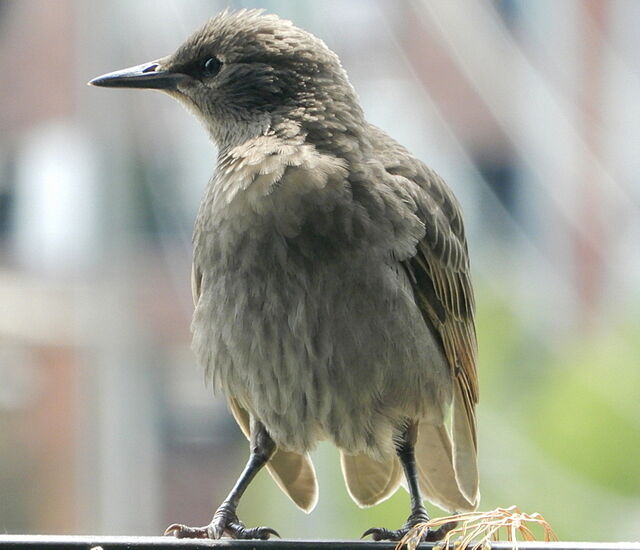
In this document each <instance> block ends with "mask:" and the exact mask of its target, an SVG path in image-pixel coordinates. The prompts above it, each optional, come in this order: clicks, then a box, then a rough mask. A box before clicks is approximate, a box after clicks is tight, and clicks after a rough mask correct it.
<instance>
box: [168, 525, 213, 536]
mask: <svg viewBox="0 0 640 550" xmlns="http://www.w3.org/2000/svg"><path fill="white" fill-rule="evenodd" d="M164 536H165V537H175V538H177V539H206V538H209V536H208V533H207V528H206V527H189V526H187V525H182V524H181V523H173V524H172V525H169V527H167V528H166V529H165V530H164Z"/></svg>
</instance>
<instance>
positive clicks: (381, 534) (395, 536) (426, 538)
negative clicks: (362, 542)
mask: <svg viewBox="0 0 640 550" xmlns="http://www.w3.org/2000/svg"><path fill="white" fill-rule="evenodd" d="M456 525H457V523H455V522H452V523H446V524H445V525H442V526H440V527H438V528H437V529H425V532H424V534H423V535H422V539H421V540H422V542H436V541H438V540H441V539H442V538H444V536H445V535H446V534H447V533H448V532H449V531H451V530H452V529H454V528H455V527H456ZM414 526H415V525H405V526H404V527H402V528H401V529H394V530H392V529H385V528H384V527H372V528H371V529H367V530H366V531H365V532H364V533H362V537H360V538H364V537H368V536H369V535H371V538H372V539H373V540H375V541H379V540H391V541H400V540H402V539H403V538H404V537H405V536H406V535H407V534H408V533H409V531H411V529H413V527H414Z"/></svg>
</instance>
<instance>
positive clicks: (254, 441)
mask: <svg viewBox="0 0 640 550" xmlns="http://www.w3.org/2000/svg"><path fill="white" fill-rule="evenodd" d="M275 451H276V444H275V443H274V442H273V439H271V436H270V435H269V434H268V433H267V430H266V429H265V427H264V426H263V425H262V424H261V423H260V422H257V421H256V422H253V423H252V427H251V456H250V457H249V461H248V462H247V465H246V466H245V467H244V470H243V471H242V473H241V474H240V477H239V478H238V481H236V484H235V485H234V486H233V489H231V492H230V493H229V495H228V496H227V498H225V499H224V501H223V502H222V504H221V505H220V507H219V508H218V509H217V510H216V513H215V514H214V515H213V518H212V519H211V522H210V523H209V525H206V526H204V527H188V526H186V525H181V524H178V523H174V524H173V525H170V526H169V527H167V529H166V531H165V532H164V534H165V535H173V536H175V537H177V538H203V539H219V538H222V536H223V535H225V534H227V535H229V536H230V537H232V538H235V539H268V538H269V537H270V536H271V535H276V536H280V535H278V533H277V532H276V531H274V530H273V529H271V528H269V527H254V528H251V529H249V528H247V527H245V526H244V524H243V523H242V522H241V521H240V520H239V519H238V515H237V513H236V508H237V507H238V502H240V498H241V497H242V495H243V494H244V492H245V490H246V489H247V487H248V486H249V484H250V483H251V481H252V480H253V478H254V477H255V476H256V474H257V473H258V472H259V471H260V470H261V469H262V467H263V466H264V465H265V464H266V463H267V462H268V461H269V459H270V458H271V457H272V456H273V454H274V453H275Z"/></svg>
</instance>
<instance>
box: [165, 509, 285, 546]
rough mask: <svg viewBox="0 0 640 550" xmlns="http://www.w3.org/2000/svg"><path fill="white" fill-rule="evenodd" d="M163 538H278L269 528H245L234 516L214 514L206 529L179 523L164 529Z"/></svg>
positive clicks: (274, 531) (273, 530)
mask: <svg viewBox="0 0 640 550" xmlns="http://www.w3.org/2000/svg"><path fill="white" fill-rule="evenodd" d="M164 534H165V536H173V537H176V538H178V539H185V538H190V539H213V540H217V539H221V538H222V537H223V535H228V536H230V537H231V538H234V539H260V540H267V539H268V538H269V537H271V536H275V537H280V535H279V534H278V532H277V531H276V530H275V529H271V528H270V527H253V528H247V527H245V525H244V524H243V523H242V522H241V521H240V520H238V518H237V517H236V516H235V515H234V516H230V517H227V516H221V515H218V514H216V516H215V517H214V519H213V521H212V522H211V523H210V524H209V525H207V526H206V527H189V526H187V525H182V524H180V523H174V524H173V525H170V526H169V527H167V528H166V529H165V532H164Z"/></svg>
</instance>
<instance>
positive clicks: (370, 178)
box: [92, 10, 479, 539]
mask: <svg viewBox="0 0 640 550" xmlns="http://www.w3.org/2000/svg"><path fill="white" fill-rule="evenodd" d="M92 83H93V84H96V85H100V86H119V87H145V88H156V89H161V90H163V91H165V92H167V93H169V94H171V95H172V96H173V97H175V98H176V99H178V100H179V101H180V102H182V103H183V104H185V105H186V106H187V107H188V108H189V109H190V110H191V111H193V112H194V113H195V114H196V115H197V116H198V117H199V118H200V119H201V120H202V122H203V124H204V125H205V127H206V128H207V130H208V131H209V133H210V134H211V137H212V139H213V140H214V142H215V143H216V145H217V147H218V151H219V156H218V166H217V169H216V172H215V174H214V176H213V178H212V179H211V181H210V183H209V186H208V187H207V190H206V192H205V195H204V198H203V201H202V204H201V207H200V211H199V214H198V217H197V220H196V226H195V231H194V260H193V279H192V283H193V295H194V301H195V313H194V317H193V323H192V330H193V348H194V351H195V353H196V355H197V358H198V360H199V362H200V364H201V365H202V366H203V368H204V369H205V371H206V374H207V378H208V379H209V380H211V381H212V383H213V384H214V386H215V387H216V388H218V389H220V390H222V391H223V392H224V394H225V395H226V397H227V399H228V402H229V406H230V408H231V412H232V413H233V415H234V417H235V419H236V420H237V422H238V424H239V425H240V427H241V429H242V431H243V432H244V433H245V435H246V436H247V437H248V438H249V439H250V440H251V456H250V460H249V462H248V464H247V467H246V468H245V470H244V472H243V473H242V475H241V476H240V479H239V480H238V483H237V484H236V486H235V487H234V489H233V490H232V491H231V493H230V494H229V497H228V498H227V499H226V500H225V501H224V503H223V504H222V506H221V507H220V508H219V509H218V511H217V512H216V514H215V515H214V518H213V519H212V522H211V524H209V525H208V526H206V527H203V528H190V527H186V526H183V525H174V526H172V527H170V528H169V531H170V532H172V533H174V534H176V535H178V536H206V537H211V538H219V537H220V536H222V535H223V534H225V533H226V534H229V535H231V536H235V537H240V538H250V537H259V538H266V537H268V536H269V535H270V534H272V533H273V530H271V529H268V528H255V529H248V528H246V527H244V525H243V524H242V523H241V522H240V521H239V520H238V517H237V514H236V506H237V504H238V501H239V499H240V497H241V495H242V493H243V492H244V490H245V488H246V486H247V485H248V484H249V482H250V481H251V479H252V478H253V476H254V475H255V474H256V472H257V471H258V470H259V469H260V468H261V467H262V466H266V468H267V469H268V470H269V471H270V473H271V475H272V476H273V478H274V479H275V481H276V483H277V484H278V485H279V487H280V488H281V489H282V490H283V491H284V492H285V493H286V494H287V495H288V496H289V497H291V499H292V500H293V501H294V502H295V503H296V504H297V505H298V506H299V507H300V508H302V509H303V510H305V511H307V512H308V511H310V510H311V509H312V508H313V507H314V505H315V503H316V501H317V496H318V487H317V482H316V477H315V473H314V469H313V465H312V463H311V459H310V458H309V454H308V453H309V451H310V450H312V449H313V447H314V445H315V444H316V442H317V441H318V440H320V439H323V438H329V439H330V440H332V441H333V442H334V443H335V444H336V445H337V447H338V448H339V449H340V451H341V463H342V471H343V473H344V478H345V481H346V484H347V487H348V490H349V493H350V494H351V496H352V497H353V499H354V500H355V501H356V502H357V503H358V504H360V505H362V506H370V505H373V504H376V503H378V502H380V501H382V500H384V499H386V498H388V497H389V496H390V495H391V494H393V493H394V492H395V491H396V489H397V488H398V486H399V485H400V483H401V481H402V479H403V472H404V478H405V480H406V482H407V485H408V488H409V490H410V493H411V497H412V500H411V502H412V505H411V510H412V511H411V515H410V516H409V519H408V521H407V525H405V526H404V527H403V528H401V529H398V530H396V531H390V530H387V529H383V528H375V529H371V530H369V533H371V534H372V535H373V536H374V538H392V539H397V538H399V537H401V536H402V535H403V534H404V533H406V531H407V529H408V528H409V527H411V526H412V525H414V524H415V523H417V522H418V521H423V520H425V518H427V515H426V511H425V509H424V507H423V505H422V496H425V497H426V498H427V499H428V500H430V501H431V502H433V503H435V504H437V505H438V506H440V507H442V508H445V509H447V510H451V511H466V510H472V509H474V508H475V507H476V505H477V502H478V498H479V493H478V471H477V464H476V433H475V415H474V407H475V405H476V402H477V400H478V387H477V375H476V338H475V332H474V321H473V310H474V303H473V291H472V287H471V282H470V279H469V260H468V254H467V245H466V241H465V237H464V230H463V225H462V218H461V212H460V207H459V205H458V203H457V201H456V199H455V198H454V196H453V194H452V193H451V191H450V190H449V188H448V187H447V186H446V185H445V183H444V182H443V181H442V180H441V179H440V178H439V177H438V176H437V175H436V174H435V173H434V172H433V171H432V170H430V169H429V168H427V167H426V166H425V165H424V164H423V163H422V162H420V161H419V160H417V159H416V158H414V157H413V156H412V155H411V154H410V153H409V152H408V151H407V150H406V149H404V148H403V147H402V146H400V145H399V144H397V143H396V142H395V141H394V140H392V139H391V138H390V137H388V136H387V135H386V134H385V133H383V132H382V131H381V130H379V129H377V128H375V127H374V126H372V125H370V124H368V123H367V122H366V120H365V118H364V115H363V113H362V109H361V108H360V105H359V102H358V98H357V96H356V94H355V92H354V90H353V88H352V87H351V85H350V83H349V81H348V79H347V75H346V73H345V72H344V70H343V69H342V67H341V65H340V62H339V60H338V58H337V56H336V55H335V54H334V53H333V52H331V51H330V50H329V49H328V48H327V47H326V46H325V44H324V43H323V42H322V41H321V40H319V39H317V38H315V37H314V36H312V35H310V34H309V33H307V32H305V31H303V30H301V29H298V28H296V27H294V26H293V25H292V24H291V23H290V22H288V21H283V20H281V19H279V18H277V17H275V16H272V15H263V14H261V12H259V11H255V10H251V11H244V10H243V11H239V12H224V13H222V14H220V15H218V16H217V17H215V18H213V19H211V20H210V21H209V22H208V23H206V24H205V25H204V26H203V27H202V28H201V29H200V30H198V31H197V32H196V33H195V34H193V35H192V36H191V37H190V38H189V39H188V40H187V41H186V42H185V43H184V44H183V45H182V46H181V47H180V48H179V49H178V50H177V51H176V52H175V53H174V54H172V55H170V56H168V57H165V58H163V59H160V60H158V61H156V62H153V63H150V64H146V65H140V66H138V67H133V68H132V69H127V70H125V71H118V72H116V73H110V74H108V75H105V76H103V77H100V78H98V79H95V80H94V81H92ZM450 411H451V415H450ZM449 418H450V421H449ZM441 534H442V533H434V534H432V537H436V536H437V535H441Z"/></svg>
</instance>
